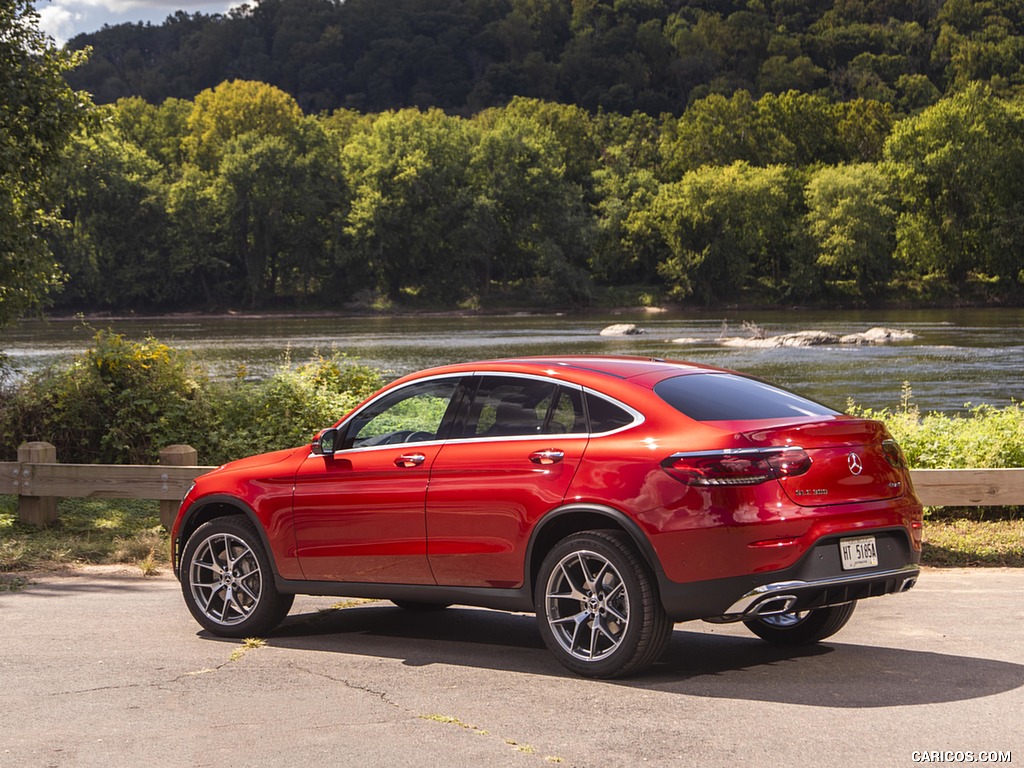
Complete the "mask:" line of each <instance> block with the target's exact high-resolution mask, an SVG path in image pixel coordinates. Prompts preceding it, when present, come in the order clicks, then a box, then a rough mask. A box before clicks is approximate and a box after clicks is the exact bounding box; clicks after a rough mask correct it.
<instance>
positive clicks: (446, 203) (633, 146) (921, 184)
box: [51, 80, 1024, 311]
mask: <svg viewBox="0 0 1024 768" xmlns="http://www.w3.org/2000/svg"><path fill="white" fill-rule="evenodd" d="M98 118H99V119H97V120H96V121H94V123H93V124H92V126H91V127H90V129H89V130H88V131H87V132H85V133H84V134H82V135H81V136H80V137H79V138H78V140H77V141H76V142H74V144H73V145H72V147H71V149H70V150H69V151H68V156H67V158H66V159H67V162H66V163H65V164H64V165H63V168H64V171H63V174H64V177H63V178H62V179H61V180H60V183H61V184H62V185H63V187H64V188H65V190H66V203H65V207H64V210H63V214H64V216H65V218H66V219H67V220H68V221H70V222H71V223H72V226H70V227H69V228H67V229H65V230H62V231H59V232H57V233H55V234H53V235H52V236H51V245H52V248H53V250H54V252H55V253H56V254H57V256H58V258H59V260H60V262H61V265H62V267H63V269H64V271H65V272H66V273H67V274H68V276H69V279H68V281H67V284H66V287H65V290H64V293H63V295H62V296H61V297H60V303H61V305H62V306H63V307H66V308H68V309H75V310H78V309H84V308H92V309H99V308H110V309H135V310H139V311H153V310H161V309H172V308H173V309H177V308H182V307H189V306H191V307H209V308H216V307H220V308H223V307H229V306H235V307H249V308H260V307H271V306H303V307H329V308H339V307H341V306H343V305H344V304H345V303H346V302H349V301H351V300H353V299H360V300H362V301H364V302H366V301H370V300H373V301H377V302H378V303H380V304H387V303H388V302H391V303H396V302H397V303H402V304H406V305H419V306H445V307H454V306H459V305H461V306H474V305H478V304H491V303H495V302H497V301H500V300H501V298H502V294H512V295H513V296H514V297H516V299H517V300H520V301H525V302H530V303H534V304H540V305H547V306H556V305H559V306H566V305H583V304H586V303H587V302H588V301H590V300H591V298H592V296H593V295H594V294H595V292H599V291H601V290H602V289H603V287H604V286H623V285H633V286H651V287H652V288H653V291H654V292H655V293H658V294H667V295H670V296H672V297H675V298H678V299H682V300H687V301H691V302H696V303H705V304H710V303H717V302H732V301H748V302H752V301H756V302H789V303H793V302H826V301H829V302H835V301H841V302H848V303H854V302H875V301H879V300H885V299H898V300H911V301H913V300H922V301H941V302H949V301H955V300H962V299H966V300H971V301H1012V302H1019V301H1020V300H1021V298H1022V297H1024V107H1022V105H1021V103H1019V102H1015V101H1013V100H1010V99H1006V98H1003V97H1001V96H1000V95H998V94H996V93H995V92H994V91H993V90H992V89H991V88H990V87H988V86H985V85H979V84H969V85H967V86H965V87H964V88H963V90H961V91H958V92H957V93H956V94H954V95H951V96H949V97H945V98H943V99H940V100H939V101H938V102H937V103H935V104H934V105H932V106H930V107H928V108H926V109H924V110H922V111H920V112H919V113H917V114H915V115H913V116H910V117H905V118H902V119H901V118H899V117H898V115H897V113H896V112H895V111H894V109H893V108H892V106H891V105H889V104H887V103H885V102H881V101H875V100H867V99H855V100H850V101H844V102H833V101H831V100H829V99H828V98H826V97H825V96H821V95H811V94H801V93H797V92H786V93H782V94H765V95H763V96H761V97H760V98H755V97H753V96H751V95H750V94H749V93H748V92H746V91H737V92H736V93H735V94H733V95H731V96H723V95H718V94H712V95H709V96H706V97H704V98H702V99H698V100H696V101H694V102H693V104H692V105H691V106H690V107H689V108H688V109H687V110H686V111H685V112H684V113H683V114H682V115H681V116H679V117H673V116H671V115H664V116H661V117H658V118H653V117H650V116H648V115H646V114H644V113H639V112H638V113H635V114H633V115H630V116H625V115H620V114H617V113H612V112H599V113H597V114H593V113H591V112H589V111H587V110H585V109H583V108H581V107H578V106H568V105H561V104H556V103H553V102H548V101H542V100H536V99H526V98H516V99H513V100H512V101H511V102H510V103H509V104H507V105H506V106H503V107H495V108H490V109H486V110H482V111H480V112H479V113H477V114H475V115H473V116H472V117H460V116H454V115H450V114H446V113H444V112H442V111H441V110H438V109H428V110H420V109H413V108H408V109H401V110H391V111H385V112H380V113H364V112H361V111H354V110H344V109H342V110H335V111H333V112H329V113H327V112H325V113H321V114H319V115H316V116H310V115H307V114H305V113H304V112H303V111H302V110H301V109H300V107H299V105H298V104H297V102H296V101H295V99H294V98H292V97H291V96H290V95H288V94H286V93H285V92H283V91H281V90H279V89H277V88H275V87H273V86H270V85H267V84H265V83H259V82H253V81H242V80H237V81H229V82H225V83H222V84H220V85H218V86H216V87H214V88H211V89H208V90H205V91H203V92H201V93H199V94H198V95H197V96H196V97H195V99H194V100H181V99H167V100H165V101H164V102H162V103H161V104H159V105H153V104H149V103H147V102H146V101H144V100H143V99H141V98H138V97H135V98H128V99H123V100H120V101H118V102H117V103H116V104H114V105H111V106H108V107H104V108H102V110H101V113H100V114H99V115H98Z"/></svg>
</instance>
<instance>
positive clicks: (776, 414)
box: [654, 373, 838, 421]
mask: <svg viewBox="0 0 1024 768" xmlns="http://www.w3.org/2000/svg"><path fill="white" fill-rule="evenodd" d="M654 391H655V392H656V393H657V395H658V396H659V397H660V398H661V399H662V400H664V401H665V402H666V403H668V404H669V405H671V406H672V407H673V408H675V409H676V410H677V411H679V412H680V413H682V414H684V415H686V416H689V417H690V418H691V419H694V420H696V421H746V420H749V419H783V418H793V417H800V416H837V415H838V411H833V410H832V409H831V408H827V407H825V406H824V405H821V403H816V402H814V401H813V400H808V399H807V398H805V397H800V395H795V394H793V393H792V392H787V391H786V390H784V389H779V388H778V387H773V386H772V385H771V384H765V383H764V382H763V381H757V380H756V379H748V378H746V377H745V376H736V375H734V374H730V373H694V374H688V375H686V376H675V377H673V378H671V379H665V380H664V381H662V382H659V383H658V384H656V385H655V387H654Z"/></svg>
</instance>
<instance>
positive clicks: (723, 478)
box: [661, 448, 811, 486]
mask: <svg viewBox="0 0 1024 768" xmlns="http://www.w3.org/2000/svg"><path fill="white" fill-rule="evenodd" d="M661 466H662V467H663V468H664V470H665V471H666V472H668V473H669V474H670V475H671V476H672V477H674V478H675V479H676V480H678V481H679V482H681V483H685V484H686V485H701V486H724V485H757V484H758V483H763V482H765V481H766V480H771V479H773V478H779V479H781V478H784V477H796V476H797V475H802V474H804V473H805V472H806V471H807V470H809V469H810V468H811V457H810V456H808V455H807V452H806V451H805V450H804V449H803V448H765V449H761V448H752V449H741V450H735V451H707V452H703V453H677V454H675V455H673V456H669V457H668V458H667V459H665V461H663V462H662V464H661Z"/></svg>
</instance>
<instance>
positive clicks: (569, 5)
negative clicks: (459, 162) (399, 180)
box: [70, 0, 1024, 116]
mask: <svg viewBox="0 0 1024 768" xmlns="http://www.w3.org/2000/svg"><path fill="white" fill-rule="evenodd" d="M87 45H88V46H92V48H93V54H92V57H91V60H90V62H89V63H88V64H86V65H85V66H83V67H81V68H80V69H79V70H78V71H77V72H75V73H74V74H73V76H72V77H71V83H72V85H74V86H76V87H78V88H83V89H85V90H88V91H90V92H91V93H92V94H93V95H94V97H95V98H96V100H97V101H99V102H112V101H115V100H116V99H118V98H122V97H126V96H141V97H143V98H145V99H146V100H148V101H150V102H152V103H160V102H162V101H164V100H165V99H167V98H169V97H174V98H183V99H191V98H193V97H195V95H196V94H198V93H199V92H200V91H202V90H204V89H206V88H212V87H214V86H216V85H217V84H219V83H220V82H222V81H223V80H228V79H244V80H258V81H261V82H265V83H268V84H271V85H274V86H276V87H278V88H280V89H282V90H284V91H286V92H287V93H290V94H291V95H292V96H293V97H294V98H295V99H296V101H297V102H298V104H299V106H300V107H301V108H302V109H303V110H305V111H307V112H316V111H320V110H325V109H335V108H338V107H345V108H349V109H358V110H362V111H369V112H377V111H381V110H386V109H397V108H402V107H420V108H429V107H438V108H440V109H443V110H445V111H449V112H457V113H460V114H464V115H468V114H473V113H475V112H477V111H479V110H480V109H483V108H486V107H490V106H500V105H503V104H505V103H507V102H508V100H509V99H510V98H512V97H513V96H528V97H532V98H538V99H544V100H547V101H557V102H562V103H567V104H576V105H578V106H581V107H583V108H584V109H587V110H589V111H594V110H597V109H598V108H601V109H604V110H609V111H616V112H620V113H624V114H629V113H632V112H634V111H637V110H639V111H642V112H646V113H647V114H650V115H659V114H661V113H663V112H668V113H672V114H675V115H677V116H678V115H679V114H681V113H682V111H683V110H684V109H685V108H686V106H687V105H688V104H690V103H692V102H694V101H695V100H697V99H700V98H703V97H705V96H708V95H710V94H714V93H720V94H724V95H731V94H732V93H734V92H736V91H738V90H746V91H748V92H750V93H751V94H753V95H755V96H759V95H762V94H766V93H784V92H786V91H789V90H797V91H800V92H803V93H815V94H820V95H823V96H826V97H827V98H829V99H831V100H849V99H854V98H866V99H874V100H878V101H882V102H884V103H887V104H892V105H893V106H894V107H895V108H897V109H899V110H903V111H907V110H914V109H919V108H921V107H924V106H927V105H929V104H931V103H934V102H935V101H936V100H937V99H938V98H939V97H940V96H941V95H943V94H945V93H948V92H950V91H951V90H958V89H960V88H962V87H963V86H964V85H965V84H966V83H968V82H971V81H978V80H981V81H984V82H987V83H989V84H990V85H992V86H993V87H994V88H996V89H997V90H1005V89H1013V88H1019V87H1021V86H1022V85H1024V60H1022V54H1024V3H1021V2H1020V0H946V2H942V0H749V1H747V2H739V1H737V2H731V1H730V0H345V2H340V0H258V1H257V2H255V3H253V4H250V5H243V6H242V7H241V8H239V9H236V10H233V11H231V12H229V13H228V14H227V15H226V16H223V17H222V16H205V15H202V14H195V15H188V14H185V13H179V14H177V15H176V16H173V17H170V18H169V19H168V20H167V21H166V22H165V23H164V24H162V25H159V26H151V25H141V24H139V25H131V24H121V25H118V26H114V27H108V28H105V29H103V30H101V31H99V32H96V33H94V34H90V35H80V36H78V37H76V38H75V39H73V40H72V41H71V42H70V47H72V48H82V47H85V46H87Z"/></svg>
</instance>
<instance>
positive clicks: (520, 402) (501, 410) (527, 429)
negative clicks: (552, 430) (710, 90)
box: [463, 376, 558, 437]
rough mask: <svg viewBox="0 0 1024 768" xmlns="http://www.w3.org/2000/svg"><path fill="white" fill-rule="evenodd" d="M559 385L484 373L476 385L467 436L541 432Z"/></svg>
mask: <svg viewBox="0 0 1024 768" xmlns="http://www.w3.org/2000/svg"><path fill="white" fill-rule="evenodd" d="M557 392H558V385H557V384H554V383H552V382H546V381H539V380H537V379H522V378H513V377H507V378H506V377H501V376H485V377H484V378H483V379H482V380H481V382H480V384H479V385H478V386H477V390H476V394H475V395H474V397H473V403H472V406H471V407H470V409H469V415H468V418H467V421H466V427H465V430H464V431H463V436H464V437H513V436H520V435H539V434H542V430H543V428H544V421H545V419H546V418H547V415H548V410H549V409H550V407H551V402H552V400H553V399H554V397H555V396H556V394H557Z"/></svg>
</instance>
